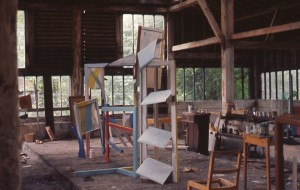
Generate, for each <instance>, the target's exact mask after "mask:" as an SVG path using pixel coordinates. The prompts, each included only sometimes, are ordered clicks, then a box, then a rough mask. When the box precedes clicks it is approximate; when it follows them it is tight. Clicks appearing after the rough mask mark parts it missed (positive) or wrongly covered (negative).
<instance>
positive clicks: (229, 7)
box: [221, 0, 234, 113]
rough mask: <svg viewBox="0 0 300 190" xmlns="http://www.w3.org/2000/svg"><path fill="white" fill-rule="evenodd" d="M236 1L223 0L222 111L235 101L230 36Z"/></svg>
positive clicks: (225, 110) (232, 52) (232, 51)
mask: <svg viewBox="0 0 300 190" xmlns="http://www.w3.org/2000/svg"><path fill="white" fill-rule="evenodd" d="M233 19H234V1H233V0H222V1H221V29H222V33H223V35H224V38H225V40H223V44H222V50H221V62H222V113H227V111H228V105H229V104H232V103H233V102H234V48H233V47H232V45H231V44H230V38H231V35H232V34H233V32H234V31H233V30H234V20H233Z"/></svg>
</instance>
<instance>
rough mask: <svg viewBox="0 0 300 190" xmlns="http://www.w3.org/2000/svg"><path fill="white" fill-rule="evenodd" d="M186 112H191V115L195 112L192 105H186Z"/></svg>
mask: <svg viewBox="0 0 300 190" xmlns="http://www.w3.org/2000/svg"><path fill="white" fill-rule="evenodd" d="M188 112H192V113H194V112H196V108H195V106H194V105H188Z"/></svg>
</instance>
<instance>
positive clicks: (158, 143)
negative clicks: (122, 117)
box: [138, 127, 172, 148]
mask: <svg viewBox="0 0 300 190" xmlns="http://www.w3.org/2000/svg"><path fill="white" fill-rule="evenodd" d="M171 137H172V133H171V132H170V131H166V130H163V129H158V128H155V127H149V128H148V129H147V130H146V131H145V132H144V133H143V134H142V136H141V137H140V138H139V139H138V142H140V143H144V144H148V145H152V146H155V147H159V148H165V147H166V146H167V144H168V142H169V140H170V139H171Z"/></svg>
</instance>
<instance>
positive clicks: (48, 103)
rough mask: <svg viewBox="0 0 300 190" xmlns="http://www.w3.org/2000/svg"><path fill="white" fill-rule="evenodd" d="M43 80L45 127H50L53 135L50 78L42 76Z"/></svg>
mask: <svg viewBox="0 0 300 190" xmlns="http://www.w3.org/2000/svg"><path fill="white" fill-rule="evenodd" d="M43 79H44V99H45V119H46V126H50V128H51V130H52V132H53V133H54V134H55V128H54V116H53V100H52V99H53V96H52V81H51V76H44V77H43Z"/></svg>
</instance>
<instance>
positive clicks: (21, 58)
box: [17, 11, 25, 68]
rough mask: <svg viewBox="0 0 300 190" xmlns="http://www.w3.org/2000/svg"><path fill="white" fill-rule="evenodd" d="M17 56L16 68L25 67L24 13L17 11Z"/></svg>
mask: <svg viewBox="0 0 300 190" xmlns="http://www.w3.org/2000/svg"><path fill="white" fill-rule="evenodd" d="M17 58H18V68H25V15H24V11H18V12H17Z"/></svg>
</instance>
